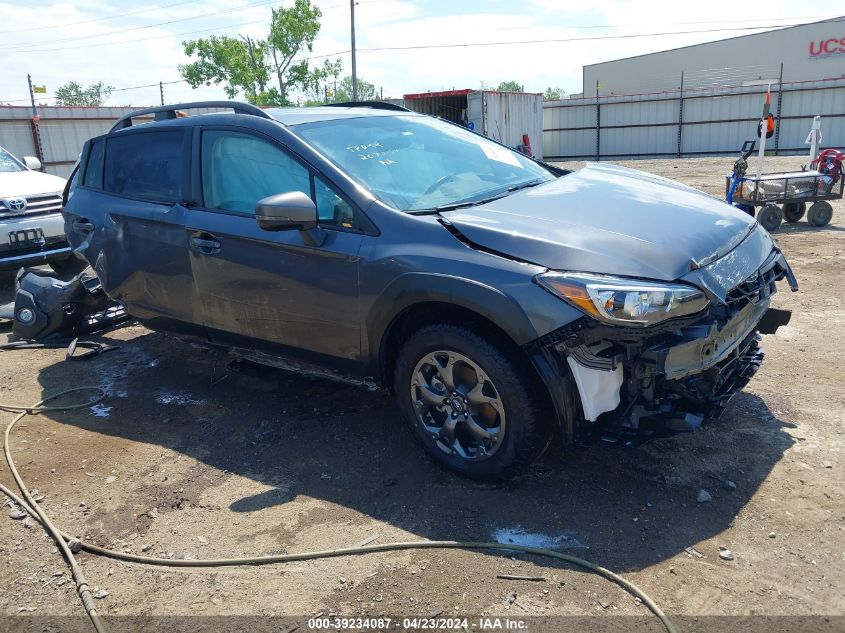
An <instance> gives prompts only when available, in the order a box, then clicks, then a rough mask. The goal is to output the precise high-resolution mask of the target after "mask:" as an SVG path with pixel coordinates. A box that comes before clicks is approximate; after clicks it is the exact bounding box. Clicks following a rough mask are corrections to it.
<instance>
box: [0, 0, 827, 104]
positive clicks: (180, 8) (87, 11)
mask: <svg viewBox="0 0 845 633" xmlns="http://www.w3.org/2000/svg"><path fill="white" fill-rule="evenodd" d="M151 2H152V3H153V4H146V3H138V2H136V1H131V2H130V1H129V0H78V1H73V2H55V1H50V0H28V1H27V0H0V24H2V26H3V37H2V40H0V102H13V103H14V104H15V105H25V104H26V101H27V100H28V91H27V82H26V75H27V73H31V74H32V77H33V82H34V83H35V84H37V85H46V86H47V93H48V97H49V95H52V94H53V91H54V90H55V89H56V88H57V87H58V86H60V85H61V84H63V83H65V82H67V81H70V80H73V81H77V82H79V83H82V84H89V83H93V82H97V81H103V82H105V83H106V84H108V85H111V86H114V87H115V88H118V89H121V88H129V87H133V86H138V85H144V84H157V82H159V81H164V82H172V81H178V80H179V78H180V77H179V71H178V70H177V65H178V64H179V63H184V62H186V61H188V60H187V58H186V57H185V55H184V54H183V49H182V45H181V42H182V41H184V40H186V39H194V38H198V37H206V36H208V35H211V34H221V35H222V34H230V35H235V34H238V33H242V34H251V35H254V36H257V37H261V36H262V35H264V34H265V33H266V30H267V23H268V21H269V16H270V7H271V6H290V5H291V4H292V3H293V0H283V1H278V0H276V1H273V2H269V1H267V0H151ZM315 4H317V5H318V6H319V7H320V8H321V9H322V10H323V19H322V29H321V31H320V34H319V36H318V38H317V41H316V43H315V47H314V51H313V53H311V54H310V55H311V56H315V57H317V56H326V55H331V56H332V57H340V58H341V59H342V60H343V65H344V74H348V73H349V72H350V56H349V53H348V50H349V17H350V16H349V2H348V0H346V1H344V0H317V1H316V2H315ZM829 7H830V5H826V4H824V3H822V4H819V3H807V2H798V1H795V0H766V2H748V3H738V2H735V1H729V0H706V1H704V2H678V1H677V0H674V1H672V2H651V1H644V0H640V1H637V2H631V1H622V0H582V1H581V2H572V1H561V0H359V2H358V3H357V6H356V26H357V46H358V49H359V53H358V75H359V77H362V78H364V79H366V80H368V81H370V82H372V83H374V84H375V85H376V86H377V87H380V88H382V89H383V91H384V96H385V97H400V96H401V95H402V94H404V93H409V92H426V91H429V90H431V91H435V90H444V89H451V88H477V87H479V86H480V84H481V82H485V83H486V84H488V85H493V86H495V85H496V84H498V83H499V82H500V81H504V80H508V79H516V80H518V81H519V82H520V83H523V84H524V85H525V89H526V90H527V91H532V92H541V91H543V90H545V88H546V87H547V86H559V87H561V88H563V89H564V90H565V91H566V92H568V93H574V92H580V90H581V68H582V66H583V65H585V64H590V63H594V62H600V61H607V60H610V59H616V58H619V57H628V56H631V55H638V54H642V53H648V52H654V51H659V50H664V49H666V48H673V47H677V46H683V45H686V44H694V43H699V42H706V41H712V40H717V39H723V38H726V37H732V36H736V35H743V34H747V33H752V32H755V31H753V30H744V29H746V28H750V27H755V26H758V27H759V26H772V25H788V24H793V23H799V22H808V21H814V20H819V19H824V18H827V17H832V16H833V15H835V12H831V11H829V10H828V11H827V12H825V9H827V8H829ZM840 12H841V11H840ZM761 13H763V14H765V17H760V14H761ZM720 29H721V30H720ZM740 29H743V30H740ZM679 31H687V33H684V34H674V35H658V33H665V32H679ZM689 31H699V32H689ZM701 31H709V32H701ZM641 34H648V35H647V36H644V37H632V38H620V39H597V38H604V37H607V36H618V35H641ZM579 38H580V39H581V41H569V42H552V43H532V44H528V43H523V44H514V45H503V44H497V45H494V46H463V47H455V48H435V49H413V50H367V49H389V48H391V47H408V46H431V45H451V44H478V43H492V42H524V41H526V40H550V39H553V40H563V39H579ZM584 38H592V39H584ZM312 63H315V64H320V63H322V59H321V58H319V57H318V58H316V59H314V60H313V62H312ZM737 65H741V60H738V62H737ZM164 90H165V98H166V100H167V101H169V102H177V101H187V100H193V99H209V98H225V95H224V93H223V90H222V89H221V88H220V87H216V86H211V87H204V88H202V89H199V90H192V89H191V88H190V87H189V86H188V85H187V84H185V83H172V84H167V85H165V86H164ZM158 100H159V95H158V87H157V86H156V87H150V88H140V89H132V90H116V91H115V92H114V93H113V94H112V96H111V98H110V99H109V101H108V104H109V105H127V104H132V105H149V104H157V103H158ZM44 101H45V102H46V103H53V101H52V100H51V99H49V98H48V99H46V100H44Z"/></svg>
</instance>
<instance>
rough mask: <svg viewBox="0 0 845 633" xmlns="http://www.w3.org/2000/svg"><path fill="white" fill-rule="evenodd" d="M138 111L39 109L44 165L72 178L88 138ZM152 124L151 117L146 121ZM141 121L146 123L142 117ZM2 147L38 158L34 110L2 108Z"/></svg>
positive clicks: (81, 108) (209, 110) (48, 171)
mask: <svg viewBox="0 0 845 633" xmlns="http://www.w3.org/2000/svg"><path fill="white" fill-rule="evenodd" d="M137 109H138V108H108V107H105V108H94V107H91V108H89V107H39V108H37V112H38V116H39V120H38V127H39V131H40V138H41V149H42V156H41V158H42V161H41V162H42V163H43V164H44V167H45V169H46V171H47V173H49V174H55V175H57V176H61V177H62V178H67V176H69V175H70V171H71V169H73V164H74V163H75V162H76V159H77V157H78V156H79V152H80V151H81V150H82V145H83V144H84V143H85V141H87V140H88V139H89V138H91V137H94V136H99V135H100V134H105V133H106V132H108V131H109V128H110V127H111V126H112V125H113V124H114V122H115V121H117V119H119V118H120V117H122V116H123V115H125V114H129V113H130V112H133V111H134V110H137ZM215 110H219V108H197V109H196V110H191V112H192V113H195V114H202V113H205V112H213V111H215ZM146 119H147V120H151V117H146ZM139 120H141V121H143V120H145V117H141V118H140V119H139ZM0 147H5V148H6V149H7V150H8V151H10V152H11V153H12V154H14V155H15V156H17V157H18V158H21V157H23V156H38V151H37V150H36V147H35V135H34V134H33V122H32V108H30V107H21V106H0Z"/></svg>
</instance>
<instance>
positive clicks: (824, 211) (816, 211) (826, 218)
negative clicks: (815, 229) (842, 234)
mask: <svg viewBox="0 0 845 633" xmlns="http://www.w3.org/2000/svg"><path fill="white" fill-rule="evenodd" d="M831 218H833V207H832V206H830V203H829V202H827V201H826V200H819V201H818V202H814V203H813V204H812V205H811V206H810V210H809V211H807V222H809V223H810V224H812V225H813V226H825V225H827V224H829V223H830V220H831Z"/></svg>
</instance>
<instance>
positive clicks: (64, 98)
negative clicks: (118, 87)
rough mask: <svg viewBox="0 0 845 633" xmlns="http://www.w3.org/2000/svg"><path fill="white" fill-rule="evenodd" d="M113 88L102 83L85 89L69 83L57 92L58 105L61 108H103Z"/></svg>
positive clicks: (72, 82) (73, 82)
mask: <svg viewBox="0 0 845 633" xmlns="http://www.w3.org/2000/svg"><path fill="white" fill-rule="evenodd" d="M112 90H114V87H113V86H106V85H104V84H103V82H102V81H98V82H97V83H95V84H91V85H90V86H88V87H87V88H83V87H82V85H81V84H78V83H76V82H75V81H69V82H67V83H66V84H64V85H63V86H61V87H59V89H58V90H56V103H57V104H58V105H61V106H101V105H103V103H105V101H106V99H108V98H109V95H110V94H111V92H112Z"/></svg>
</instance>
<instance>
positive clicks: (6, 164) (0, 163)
mask: <svg viewBox="0 0 845 633" xmlns="http://www.w3.org/2000/svg"><path fill="white" fill-rule="evenodd" d="M11 171H24V167H23V165H21V164H20V163H19V162H18V161H17V159H16V158H15V157H14V156H12V155H11V154H10V153H9V152H7V151H6V150H5V149H3V148H2V147H0V173H4V172H11Z"/></svg>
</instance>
